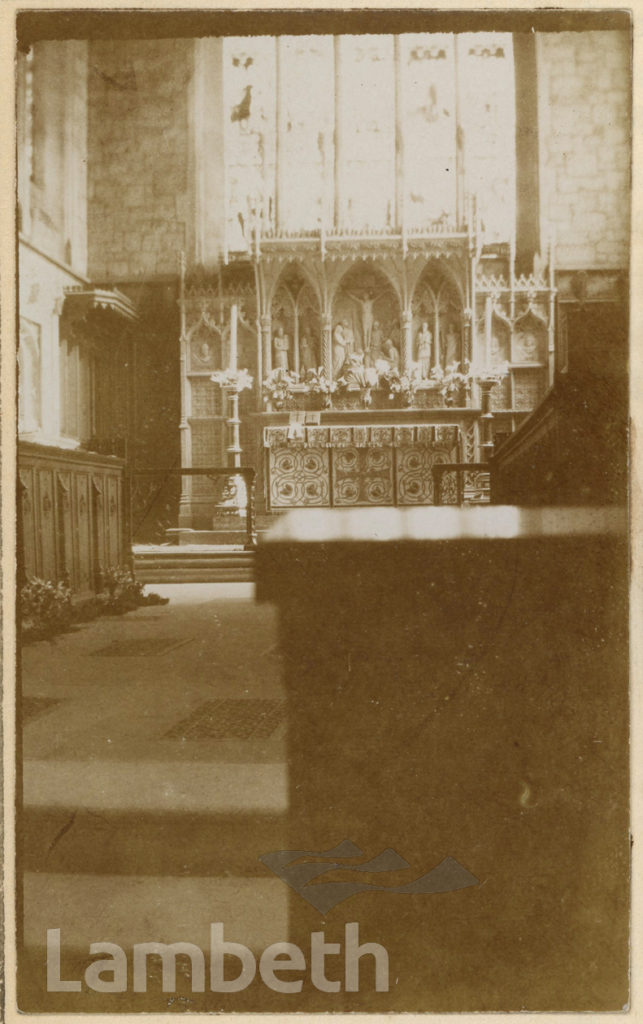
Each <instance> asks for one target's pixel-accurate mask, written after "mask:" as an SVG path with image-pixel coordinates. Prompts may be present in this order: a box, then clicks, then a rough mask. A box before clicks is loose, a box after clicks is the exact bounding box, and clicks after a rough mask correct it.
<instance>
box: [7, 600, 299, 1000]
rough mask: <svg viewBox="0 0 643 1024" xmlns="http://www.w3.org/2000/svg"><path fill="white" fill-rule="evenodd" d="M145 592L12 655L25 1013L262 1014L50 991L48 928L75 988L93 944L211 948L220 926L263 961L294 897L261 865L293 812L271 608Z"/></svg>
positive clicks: (157, 992)
mask: <svg viewBox="0 0 643 1024" xmlns="http://www.w3.org/2000/svg"><path fill="white" fill-rule="evenodd" d="M148 589H154V590H155V591H156V592H158V593H161V594H163V595H164V596H168V597H170V603H169V604H168V605H165V606H149V607H145V608H141V609H139V610H138V611H136V612H131V613H129V614H127V615H125V616H120V617H114V618H112V617H105V618H101V619H99V620H96V621H94V622H91V623H88V624H84V625H81V626H78V627H75V628H74V630H73V631H72V632H70V633H67V634H65V635H62V636H59V637H57V638H56V639H55V640H53V641H51V642H46V641H41V642H38V643H34V644H30V645H27V646H26V647H25V648H24V649H23V652H22V688H23V696H24V699H25V702H26V703H25V717H24V724H23V753H24V771H23V780H22V781H23V799H24V804H23V809H22V813H21V819H20V824H19V837H20V845H21V864H22V869H23V872H24V874H23V876H22V898H23V899H24V934H23V938H24V951H23V954H22V960H21V968H20V972H19V979H20V980H19V1005H20V1006H21V1008H23V1009H25V1010H31V1011H53V1012H60V1011H67V1012H73V1011H77V1010H81V1011H83V1010H84V1011H88V1010H104V1011H108V1012H109V1011H114V1012H117V1011H120V1012H122V1011H123V1010H124V1009H126V1008H131V1009H149V1010H167V1009H170V1010H175V1011H178V1010H185V1009H203V1008H208V1009H223V1008H227V1009H232V1008H240V1009H248V1008H249V1007H250V1008H255V1007H256V1008H257V1009H259V1008H261V1007H260V1006H256V1003H255V1004H253V1003H252V998H254V999H255V1000H256V998H257V997H256V992H255V996H254V997H250V996H248V997H247V998H246V999H244V1000H242V1002H241V1003H240V1002H239V999H238V997H237V1000H236V1003H235V1004H232V1005H225V1004H224V1003H221V1005H219V1004H218V1003H216V1002H215V1003H213V1002H212V1000H213V999H215V1000H216V999H217V998H218V999H221V998H222V997H220V996H219V997H214V996H212V994H211V993H209V994H208V995H206V997H200V998H201V999H203V998H205V999H206V1000H207V999H209V1002H207V1003H206V1004H201V1005H200V1004H198V1003H197V1002H195V1000H198V999H199V997H198V996H194V997H192V994H191V993H189V995H188V994H185V993H184V994H183V995H180V994H179V995H175V996H168V995H164V994H163V993H162V992H161V985H160V980H159V979H158V978H157V979H156V983H155V982H154V979H153V978H152V979H151V981H150V991H149V992H148V993H147V995H143V994H139V995H133V994H132V993H131V992H130V993H126V994H123V995H119V994H115V993H110V994H106V995H100V994H97V993H93V992H91V991H88V990H85V991H83V992H81V993H76V992H73V993H47V992H46V990H45V966H44V965H45V936H46V931H47V929H53V928H60V929H61V943H62V958H61V959H62V966H63V977H65V973H64V972H67V973H66V976H67V978H68V979H69V978H72V979H73V978H74V977H77V978H82V976H83V974H82V967H83V965H84V964H85V963H87V962H88V961H89V959H90V958H89V956H88V951H89V944H90V943H92V942H106V941H111V942H115V943H118V944H119V945H121V946H122V947H123V949H125V950H127V949H128V948H130V947H131V946H132V944H133V943H137V942H146V941H159V942H176V941H188V942H193V943H196V944H197V945H199V946H201V948H203V949H204V950H206V951H207V949H208V934H209V933H208V930H209V925H210V923H211V922H217V921H221V922H223V924H224V933H225V938H226V939H230V940H233V941H234V940H236V941H238V942H242V943H244V944H245V945H246V946H248V947H249V948H250V949H253V950H255V951H256V952H261V951H263V949H264V948H265V947H266V946H268V945H270V944H271V943H273V942H277V941H283V940H285V939H287V937H288V935H287V931H288V921H287V893H288V890H287V888H286V886H285V885H284V884H283V883H282V882H281V881H279V880H278V879H277V878H275V876H274V875H272V874H271V873H270V872H269V871H268V869H267V868H265V867H264V865H263V864H261V863H260V861H259V859H258V858H259V856H261V855H262V854H265V853H268V852H272V851H274V850H280V849H283V841H284V840H283V834H284V833H283V827H284V820H285V814H286V811H287V785H286V782H287V778H286V764H285V719H284V714H283V704H282V703H281V702H282V701H283V698H284V693H283V690H282V685H281V682H280V659H279V655H278V652H277V648H276V636H275V619H274V614H273V610H272V608H271V607H270V606H266V605H257V604H255V603H254V600H253V591H254V588H253V586H252V584H239V583H238V584H185V585H173V586H168V585H164V586H160V585H155V586H154V587H153V588H148ZM217 709H218V711H219V715H220V716H221V715H223V721H222V724H221V722H220V723H219V725H218V727H217V728H216V729H214V730H213V728H212V722H213V716H214V718H215V719H216V712H217ZM186 723H188V726H189V727H188V726H186ZM213 732H214V736H213V735H212V734H213ZM240 737H245V738H240ZM184 980H185V979H184ZM180 984H181V982H180V981H179V987H180ZM83 987H84V988H85V986H83ZM186 992H187V990H186ZM240 995H241V994H240ZM248 998H249V999H250V1002H248ZM190 1000H192V1001H190Z"/></svg>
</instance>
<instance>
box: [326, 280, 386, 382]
mask: <svg viewBox="0 0 643 1024" xmlns="http://www.w3.org/2000/svg"><path fill="white" fill-rule="evenodd" d="M332 310H333V317H332V323H333V349H334V352H333V364H334V366H335V367H337V366H338V365H339V347H340V344H339V343H340V340H341V339H342V338H343V341H344V342H345V344H344V346H343V347H344V349H345V354H346V355H349V354H350V353H351V352H353V353H357V354H363V356H364V363H365V365H366V366H374V365H375V362H376V361H377V360H378V359H379V358H386V355H385V354H384V352H383V351H382V346H383V345H385V344H386V343H387V342H389V341H390V342H392V343H393V346H394V348H395V350H396V351H397V362H398V365H399V361H400V356H401V352H402V325H401V307H400V301H399V297H398V294H397V291H396V288H395V287H394V284H393V282H392V281H391V280H390V279H389V277H388V276H387V275H386V274H385V273H384V271H383V270H381V269H380V268H379V267H378V266H376V265H375V264H374V263H371V262H369V261H368V260H362V261H360V262H359V263H357V264H355V265H353V266H352V267H350V268H349V269H348V270H347V271H346V273H345V274H344V275H343V277H342V278H341V280H340V281H339V283H338V286H337V289H336V291H335V294H334V297H333V304H332ZM338 329H341V330H338ZM335 350H337V351H335Z"/></svg>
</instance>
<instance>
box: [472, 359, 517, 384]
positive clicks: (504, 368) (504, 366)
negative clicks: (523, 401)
mask: <svg viewBox="0 0 643 1024" xmlns="http://www.w3.org/2000/svg"><path fill="white" fill-rule="evenodd" d="M508 373H509V363H508V362H506V361H505V362H503V363H499V364H498V365H497V366H494V367H493V369H491V370H484V371H483V372H481V373H477V374H476V375H475V379H476V380H477V381H478V383H479V384H501V383H502V381H503V380H504V379H505V377H506V376H507V374H508Z"/></svg>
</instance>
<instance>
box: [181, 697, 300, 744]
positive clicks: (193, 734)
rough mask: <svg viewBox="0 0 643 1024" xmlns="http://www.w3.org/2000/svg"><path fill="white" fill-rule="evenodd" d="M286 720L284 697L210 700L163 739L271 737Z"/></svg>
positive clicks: (247, 738)
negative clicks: (276, 698) (281, 698)
mask: <svg viewBox="0 0 643 1024" xmlns="http://www.w3.org/2000/svg"><path fill="white" fill-rule="evenodd" d="M285 720H286V701H285V700H209V701H207V702H206V703H205V704H201V705H199V707H198V708H195V709H194V711H193V712H192V714H191V715H188V717H187V718H184V719H182V720H181V721H180V722H177V724H176V725H173V726H172V728H171V729H170V730H169V731H168V732H166V733H165V735H164V737H163V738H164V739H171V740H227V739H235V740H250V739H253V740H255V739H257V740H258V739H268V738H269V737H270V736H272V734H273V733H274V732H275V730H276V729H277V728H278V726H280V725H281V724H282V723H283V722H284V721H285Z"/></svg>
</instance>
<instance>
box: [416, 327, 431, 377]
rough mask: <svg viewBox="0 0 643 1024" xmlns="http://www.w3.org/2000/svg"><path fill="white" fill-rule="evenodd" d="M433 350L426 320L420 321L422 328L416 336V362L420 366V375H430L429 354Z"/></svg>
mask: <svg viewBox="0 0 643 1024" xmlns="http://www.w3.org/2000/svg"><path fill="white" fill-rule="evenodd" d="M432 348H433V335H432V334H431V331H430V330H429V325H428V323H427V321H426V320H423V321H422V327H421V328H420V330H419V331H418V334H417V361H418V363H419V364H420V375H421V376H422V377H428V376H429V375H430V373H431V352H432Z"/></svg>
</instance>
